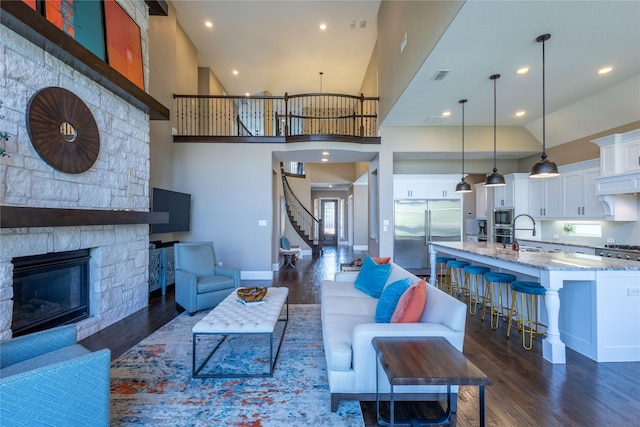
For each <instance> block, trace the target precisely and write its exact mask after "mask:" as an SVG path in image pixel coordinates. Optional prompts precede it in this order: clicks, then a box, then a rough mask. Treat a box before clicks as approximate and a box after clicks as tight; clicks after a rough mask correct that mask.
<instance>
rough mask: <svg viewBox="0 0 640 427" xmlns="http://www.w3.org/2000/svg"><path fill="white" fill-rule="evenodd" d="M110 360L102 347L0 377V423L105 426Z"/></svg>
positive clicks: (107, 420)
mask: <svg viewBox="0 0 640 427" xmlns="http://www.w3.org/2000/svg"><path fill="white" fill-rule="evenodd" d="M71 326H73V328H74V331H75V326H74V325H71ZM74 338H75V332H74ZM16 339H17V338H16ZM12 341H13V340H12ZM73 341H74V342H75V339H74V340H73ZM72 344H73V343H72ZM3 351H4V346H3ZM110 364H111V352H110V351H109V350H108V349H105V350H100V351H96V352H93V353H89V354H86V355H82V356H78V357H76V358H73V359H70V360H67V361H63V362H58V363H53V364H51V365H48V366H45V367H42V368H38V369H34V370H31V371H27V372H24V373H21V374H16V375H13V376H10V377H7V378H3V379H0V402H2V405H0V419H1V420H2V425H3V426H4V425H7V426H34V425H49V426H57V427H61V426H108V425H109V387H110V385H109V369H110Z"/></svg>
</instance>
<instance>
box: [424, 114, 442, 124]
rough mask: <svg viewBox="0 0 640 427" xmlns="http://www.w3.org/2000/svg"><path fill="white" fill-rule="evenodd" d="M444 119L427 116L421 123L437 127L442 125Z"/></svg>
mask: <svg viewBox="0 0 640 427" xmlns="http://www.w3.org/2000/svg"><path fill="white" fill-rule="evenodd" d="M444 119H446V117H445V116H429V117H427V118H426V120H425V121H424V122H423V123H425V124H427V125H437V124H439V123H442V122H443V121H444Z"/></svg>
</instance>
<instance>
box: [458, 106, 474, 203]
mask: <svg viewBox="0 0 640 427" xmlns="http://www.w3.org/2000/svg"><path fill="white" fill-rule="evenodd" d="M458 102H459V103H460V105H462V180H461V181H460V182H459V183H458V185H456V193H471V185H470V184H469V183H468V182H466V181H465V180H464V104H465V103H466V102H467V100H466V99H461V100H460V101H458Z"/></svg>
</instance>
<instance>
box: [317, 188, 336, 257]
mask: <svg viewBox="0 0 640 427" xmlns="http://www.w3.org/2000/svg"><path fill="white" fill-rule="evenodd" d="M320 212H321V218H322V244H323V245H329V246H335V245H337V244H338V200H337V199H322V200H321V202H320Z"/></svg>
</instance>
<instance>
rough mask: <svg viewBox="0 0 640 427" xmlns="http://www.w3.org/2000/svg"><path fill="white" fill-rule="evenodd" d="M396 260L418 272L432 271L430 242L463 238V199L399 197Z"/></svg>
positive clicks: (427, 272)
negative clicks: (412, 198)
mask: <svg viewBox="0 0 640 427" xmlns="http://www.w3.org/2000/svg"><path fill="white" fill-rule="evenodd" d="M393 216H394V218H393V220H394V251H393V252H394V262H395V263H396V264H398V265H400V266H401V267H404V268H406V269H409V270H410V271H411V272H413V273H414V274H429V242H461V241H462V204H461V201H460V200H396V201H395V203H394V215H393Z"/></svg>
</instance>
